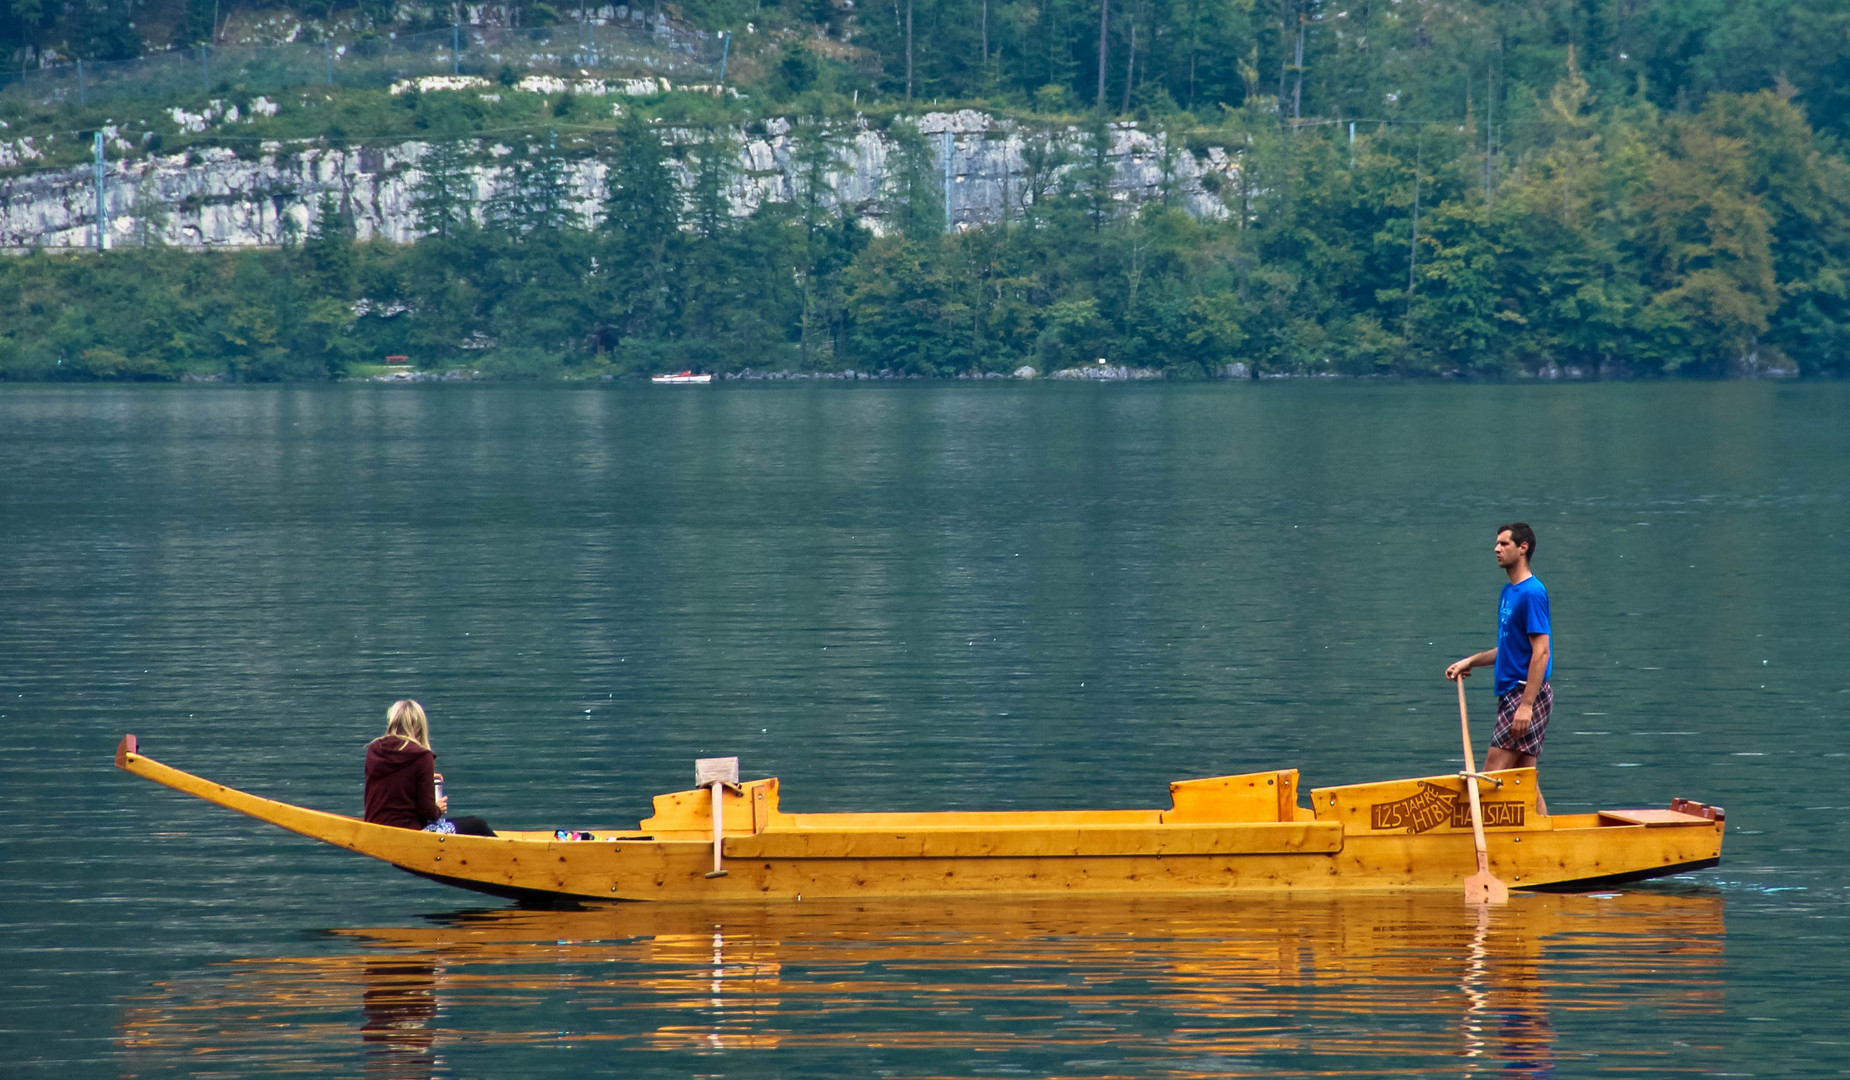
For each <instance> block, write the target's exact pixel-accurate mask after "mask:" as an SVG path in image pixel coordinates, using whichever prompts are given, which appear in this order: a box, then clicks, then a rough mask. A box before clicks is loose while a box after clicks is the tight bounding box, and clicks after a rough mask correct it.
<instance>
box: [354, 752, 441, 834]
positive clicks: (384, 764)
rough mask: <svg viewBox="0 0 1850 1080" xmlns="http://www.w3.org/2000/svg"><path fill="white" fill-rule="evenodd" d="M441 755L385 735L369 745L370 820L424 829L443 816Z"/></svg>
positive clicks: (367, 758) (367, 798)
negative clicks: (439, 799) (439, 775)
mask: <svg viewBox="0 0 1850 1080" xmlns="http://www.w3.org/2000/svg"><path fill="white" fill-rule="evenodd" d="M436 769H437V755H436V754H433V753H431V752H430V751H429V750H426V749H424V748H423V747H422V746H419V745H418V744H417V743H414V742H409V741H407V740H405V739H400V738H399V737H398V736H396V735H385V736H381V737H380V738H377V739H374V740H373V741H372V742H370V743H368V744H367V746H366V820H367V821H370V822H373V823H374V824H377V825H392V826H395V827H397V828H400V829H422V828H423V827H424V826H425V825H428V824H429V823H431V822H433V821H435V820H437V819H438V818H439V817H441V816H442V811H440V810H438V809H437V792H436V787H435V784H434V781H435V779H436Z"/></svg>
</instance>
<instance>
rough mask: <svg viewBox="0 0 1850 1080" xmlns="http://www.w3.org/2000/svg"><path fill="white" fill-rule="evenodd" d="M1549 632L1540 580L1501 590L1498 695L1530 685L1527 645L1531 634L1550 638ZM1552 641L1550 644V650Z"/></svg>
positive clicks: (1551, 656) (1550, 661) (1531, 654)
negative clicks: (1547, 635)
mask: <svg viewBox="0 0 1850 1080" xmlns="http://www.w3.org/2000/svg"><path fill="white" fill-rule="evenodd" d="M1553 633H1554V631H1552V630H1550V629H1549V628H1548V590H1547V589H1546V588H1544V587H1543V586H1542V579H1541V578H1538V577H1535V576H1534V575H1530V576H1529V577H1526V578H1524V579H1522V580H1521V581H1520V582H1518V583H1516V584H1514V585H1505V586H1503V595H1502V596H1500V597H1499V598H1498V599H1497V685H1496V689H1497V694H1498V695H1499V696H1501V695H1503V694H1507V693H1509V692H1510V691H1511V690H1514V689H1515V688H1516V687H1518V686H1521V685H1522V684H1523V683H1525V682H1528V681H1529V661H1530V659H1531V658H1533V657H1534V655H1535V648H1534V646H1532V645H1530V644H1529V635H1530V634H1550V635H1552V634H1553ZM1553 640H1554V639H1553V638H1552V637H1550V639H1549V642H1550V645H1551V646H1552V644H1553ZM1554 671H1555V657H1554V649H1553V648H1552V647H1551V648H1550V649H1549V650H1548V670H1547V672H1546V673H1545V674H1543V676H1542V678H1544V679H1547V678H1551V677H1552V676H1553V675H1554Z"/></svg>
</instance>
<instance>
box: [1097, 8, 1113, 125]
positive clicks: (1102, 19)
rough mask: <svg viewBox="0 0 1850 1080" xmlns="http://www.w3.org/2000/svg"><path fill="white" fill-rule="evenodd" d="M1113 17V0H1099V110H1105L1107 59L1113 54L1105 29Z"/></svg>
mask: <svg viewBox="0 0 1850 1080" xmlns="http://www.w3.org/2000/svg"><path fill="white" fill-rule="evenodd" d="M1110 19H1111V0H1098V111H1099V112H1104V111H1105V61H1106V59H1107V58H1108V57H1109V56H1110V55H1111V54H1110V52H1109V51H1107V50H1108V49H1109V46H1108V45H1107V44H1106V42H1105V29H1106V27H1107V25H1108V24H1109V22H1110Z"/></svg>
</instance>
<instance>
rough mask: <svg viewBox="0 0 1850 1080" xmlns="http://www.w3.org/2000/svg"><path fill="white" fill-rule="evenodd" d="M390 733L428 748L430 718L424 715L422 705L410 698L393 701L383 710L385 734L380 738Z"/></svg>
mask: <svg viewBox="0 0 1850 1080" xmlns="http://www.w3.org/2000/svg"><path fill="white" fill-rule="evenodd" d="M390 735H395V736H397V737H398V738H400V739H403V740H405V741H406V742H411V743H416V744H417V745H419V746H422V747H423V748H424V749H426V750H429V749H430V720H429V719H428V718H427V717H425V715H424V706H422V705H419V704H418V703H417V702H415V701H412V700H411V699H410V698H406V699H405V700H403V701H394V702H393V703H392V707H391V708H389V709H387V710H386V711H385V735H381V736H380V738H382V739H383V738H385V737H386V736H390ZM401 748H402V747H401Z"/></svg>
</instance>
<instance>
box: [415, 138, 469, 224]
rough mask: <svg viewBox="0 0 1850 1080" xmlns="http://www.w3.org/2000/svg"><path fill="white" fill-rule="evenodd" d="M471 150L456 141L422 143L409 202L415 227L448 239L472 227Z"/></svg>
mask: <svg viewBox="0 0 1850 1080" xmlns="http://www.w3.org/2000/svg"><path fill="white" fill-rule="evenodd" d="M473 159H474V153H473V147H472V146H471V145H470V144H468V143H465V142H464V141H462V140H460V139H448V138H440V139H436V140H433V141H432V142H429V143H426V144H425V146H424V152H423V154H422V155H420V156H419V158H418V168H417V177H416V179H415V180H414V181H412V185H411V199H412V207H413V213H414V214H415V215H416V217H417V223H418V228H420V229H423V230H424V231H425V232H426V233H428V234H430V235H432V236H435V237H438V238H439V239H444V240H448V239H451V238H453V237H455V236H456V235H457V234H458V233H460V232H462V231H464V230H466V229H470V228H473V227H474V225H475V203H476V192H475V170H474V160H473Z"/></svg>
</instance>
